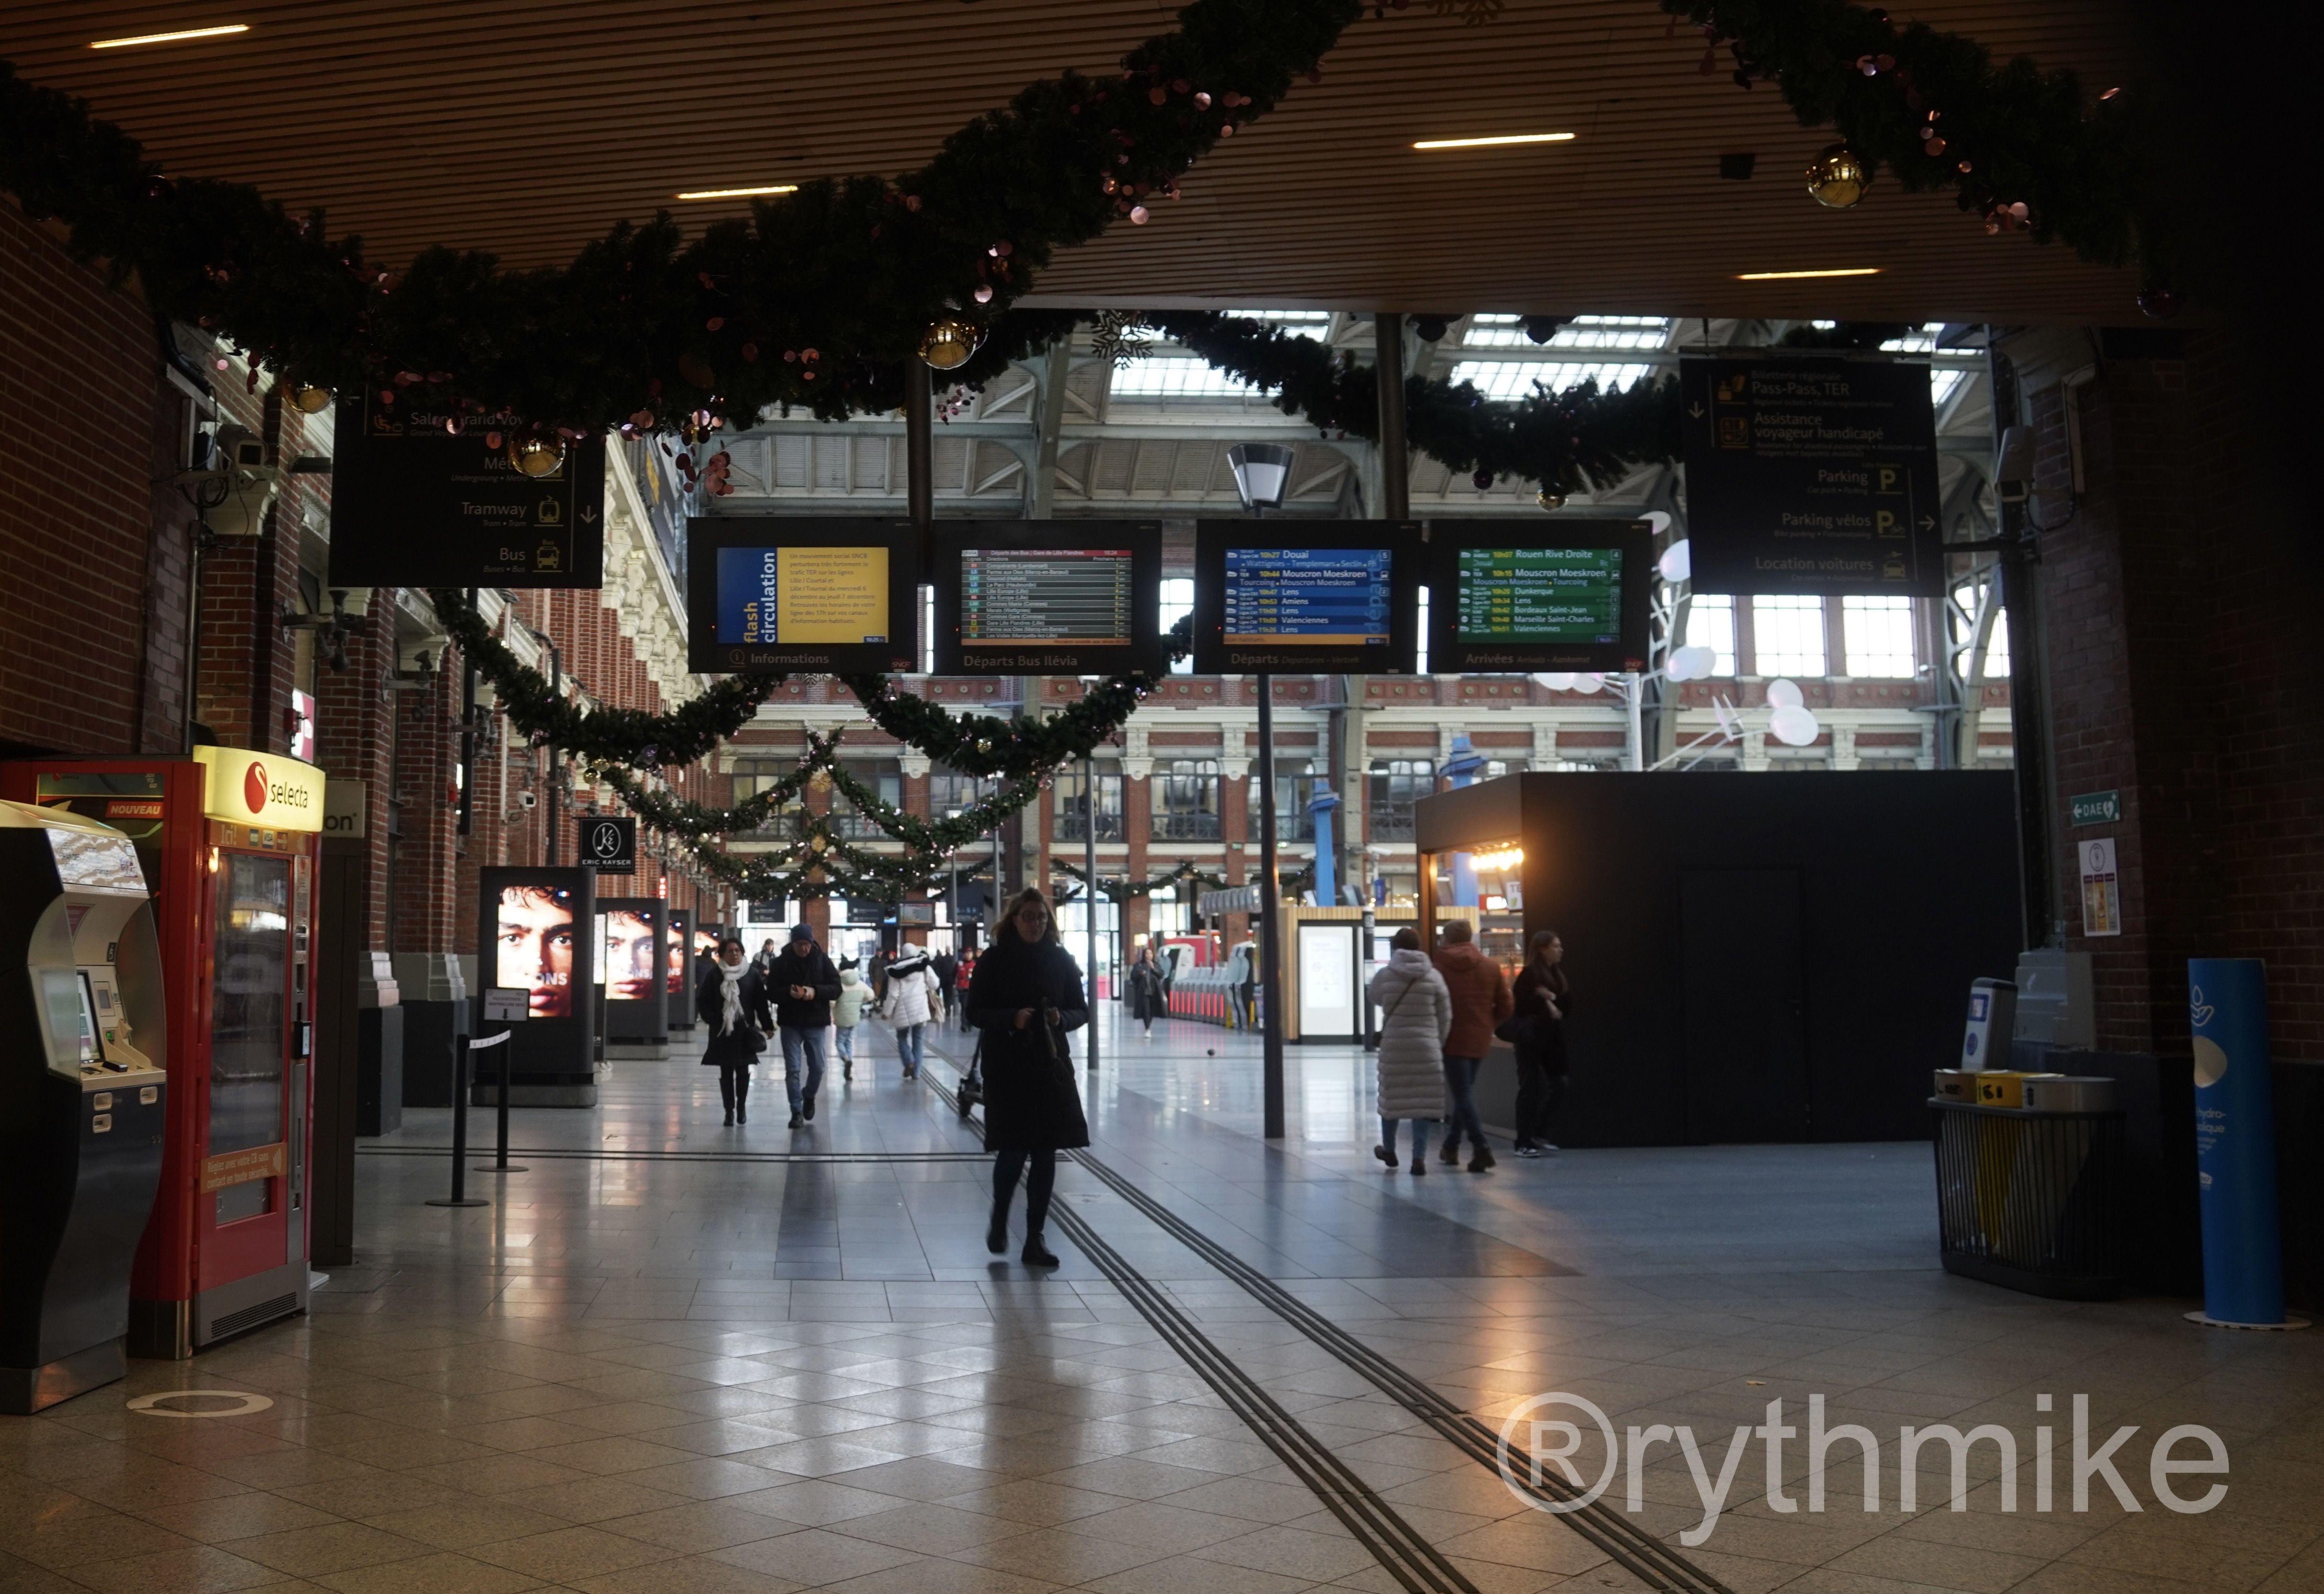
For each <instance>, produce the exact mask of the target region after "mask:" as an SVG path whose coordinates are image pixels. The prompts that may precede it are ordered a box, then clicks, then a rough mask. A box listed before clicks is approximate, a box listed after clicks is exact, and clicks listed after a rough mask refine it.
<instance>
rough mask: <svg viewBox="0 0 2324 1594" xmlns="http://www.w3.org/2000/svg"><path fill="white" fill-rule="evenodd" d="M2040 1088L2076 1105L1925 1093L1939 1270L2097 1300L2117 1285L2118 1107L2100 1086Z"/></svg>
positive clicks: (2121, 1202) (2122, 1250)
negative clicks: (1930, 1121)
mask: <svg viewBox="0 0 2324 1594" xmlns="http://www.w3.org/2000/svg"><path fill="white" fill-rule="evenodd" d="M2045 1083H2048V1082H2045ZM2058 1083H2060V1084H2064V1083H2067V1082H2065V1081H2060V1082H2058ZM2071 1083H2072V1084H2074V1085H2075V1086H2078V1087H2096V1086H2100V1085H2106V1086H2110V1085H2111V1083H2112V1082H2111V1081H2102V1080H2092V1081H2080V1080H2077V1081H2073V1082H2071ZM2050 1095H2051V1097H2052V1099H2056V1100H2061V1101H2072V1102H2077V1103H2080V1104H2081V1105H2082V1106H2084V1107H2085V1109H2086V1110H2063V1109H2044V1108H2042V1107H2040V1106H2032V1107H2021V1108H2008V1107H1983V1106H1978V1105H1976V1104H1975V1103H1973V1102H1967V1101H1958V1100H1947V1099H1945V1098H1942V1097H1932V1098H1930V1101H1929V1105H1930V1107H1931V1109H1932V1110H1933V1111H1934V1113H1935V1115H1936V1160H1937V1216H1938V1227H1939V1233H1940V1237H1941V1238H1940V1244H1941V1250H1942V1255H1943V1260H1944V1266H1945V1271H1946V1272H1948V1273H1958V1274H1960V1275H1961V1276H1963V1277H1965V1278H1975V1279H1981V1280H1983V1281H1984V1282H1985V1283H1987V1284H1997V1285H2002V1286H2003V1287H2004V1288H2006V1289H2013V1290H2024V1292H2026V1293H2027V1294H2028V1295H2047V1296H2050V1297H2052V1298H2053V1299H2057V1300H2065V1301H2109V1300H2112V1299H2114V1298H2115V1297H2116V1296H2118V1295H2121V1294H2122V1280H2123V1275H2124V1271H2125V1266H2126V1245H2127V1237H2126V1235H2125V1233H2124V1232H2123V1222H2124V1216H2125V1211H2126V1178H2127V1173H2126V1159H2127V1154H2126V1146H2125V1134H2124V1127H2123V1114H2122V1113H2121V1112H2120V1111H2118V1110H2114V1108H2113V1107H2112V1103H2111V1092H2110V1091H2100V1090H2098V1089H2095V1088H2081V1089H2077V1090H2073V1091H2063V1090H2056V1089H2053V1090H2052V1092H2050ZM2040 1099H2041V1098H2040V1097H2039V1096H2037V1097H2036V1100H2037V1101H2038V1100H2040ZM2102 1104H2103V1105H2102Z"/></svg>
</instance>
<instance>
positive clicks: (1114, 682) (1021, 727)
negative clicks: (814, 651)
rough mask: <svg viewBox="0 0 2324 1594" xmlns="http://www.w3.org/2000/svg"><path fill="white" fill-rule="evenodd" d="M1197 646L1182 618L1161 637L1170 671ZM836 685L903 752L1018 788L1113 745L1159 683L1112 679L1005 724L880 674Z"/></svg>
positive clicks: (1130, 677) (1191, 626)
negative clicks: (1057, 706)
mask: <svg viewBox="0 0 2324 1594" xmlns="http://www.w3.org/2000/svg"><path fill="white" fill-rule="evenodd" d="M1165 646H1166V647H1167V650H1168V654H1169V658H1170V660H1171V662H1172V663H1174V664H1175V663H1176V662H1177V661H1178V660H1179V659H1184V658H1185V657H1186V655H1187V654H1188V653H1189V652H1191V651H1192V650H1193V649H1194V620H1193V617H1192V616H1188V617H1186V618H1184V619H1181V620H1180V621H1179V622H1177V624H1176V625H1174V626H1172V627H1171V628H1170V631H1169V634H1168V635H1167V637H1166V638H1165ZM839 678H840V680H841V681H842V682H843V683H844V684H845V686H846V687H847V689H848V690H849V691H851V692H853V693H854V694H855V700H856V701H857V702H858V703H861V704H862V705H863V712H864V713H865V714H870V715H871V723H873V724H875V725H877V726H879V727H880V729H881V730H882V731H885V732H886V733H888V734H889V735H890V736H893V737H894V738H895V739H896V740H897V741H899V742H903V743H904V744H905V745H906V746H908V747H913V748H917V749H918V750H919V751H921V752H924V753H926V754H927V755H928V757H930V758H932V759H934V760H936V761H937V762H938V763H940V764H943V765H945V767H946V768H948V769H957V770H959V771H960V772H961V773H962V774H964V775H978V776H983V775H998V776H1003V777H1006V778H1007V779H1010V780H1015V781H1023V780H1025V779H1028V778H1031V779H1037V778H1039V777H1042V776H1045V775H1047V774H1048V773H1049V772H1050V771H1051V770H1053V769H1056V768H1057V767H1058V766H1059V765H1062V764H1067V763H1071V762H1074V760H1079V759H1085V758H1088V757H1089V756H1090V755H1091V754H1092V753H1093V752H1095V751H1097V749H1098V748H1099V746H1100V745H1102V743H1104V742H1110V741H1111V740H1112V738H1113V737H1114V735H1115V733H1118V732H1119V731H1120V729H1121V727H1122V724H1123V723H1124V722H1125V721H1127V720H1128V719H1129V718H1130V715H1131V714H1134V713H1136V712H1137V710H1138V705H1139V703H1140V702H1141V701H1142V700H1143V699H1144V698H1145V696H1146V695H1147V694H1148V692H1150V691H1152V690H1153V688H1154V686H1155V684H1156V683H1155V678H1154V677H1152V676H1148V675H1143V674H1131V675H1125V676H1115V677H1112V678H1111V679H1110V680H1107V681H1104V682H1102V683H1100V684H1099V685H1097V686H1092V687H1091V688H1090V689H1089V690H1088V691H1086V692H1084V694H1083V695H1082V696H1080V697H1079V698H1078V699H1076V700H1075V701H1074V702H1073V703H1071V704H1068V705H1066V706H1065V708H1064V709H1062V710H1060V711H1059V712H1057V713H1056V714H1052V715H1051V716H1049V717H1048V718H1047V719H1045V720H1029V719H1009V720H1004V719H1001V717H1000V716H998V715H997V714H954V713H953V712H952V711H951V710H950V709H947V708H946V707H945V706H944V705H942V704H941V703H934V702H931V701H929V700H928V699H927V698H925V697H921V696H917V695H916V694H913V693H910V692H906V691H901V690H899V689H898V688H897V686H895V684H894V682H893V681H892V680H890V677H887V676H884V675H862V676H842V677H839Z"/></svg>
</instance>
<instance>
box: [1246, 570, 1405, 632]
mask: <svg viewBox="0 0 2324 1594" xmlns="http://www.w3.org/2000/svg"><path fill="white" fill-rule="evenodd" d="M1226 574H1227V585H1226V594H1225V603H1226V619H1225V624H1226V640H1228V642H1229V643H1231V644H1240V645H1242V646H1245V647H1258V648H1272V647H1277V646H1279V645H1281V644H1283V643H1286V642H1336V643H1339V644H1342V645H1343V646H1347V647H1356V648H1361V647H1369V646H1373V645H1379V646H1382V647H1385V646H1386V645H1387V643H1388V610H1389V606H1390V602H1391V600H1392V598H1393V597H1394V590H1393V588H1392V587H1391V586H1390V585H1389V580H1388V549H1386V548H1229V549H1227V572H1226Z"/></svg>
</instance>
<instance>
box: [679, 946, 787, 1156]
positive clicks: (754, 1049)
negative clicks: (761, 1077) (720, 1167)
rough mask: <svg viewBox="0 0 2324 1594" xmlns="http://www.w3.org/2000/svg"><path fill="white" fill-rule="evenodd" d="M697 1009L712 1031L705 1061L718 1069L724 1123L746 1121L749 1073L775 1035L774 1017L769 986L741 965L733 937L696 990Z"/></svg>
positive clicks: (751, 968) (750, 968)
mask: <svg viewBox="0 0 2324 1594" xmlns="http://www.w3.org/2000/svg"><path fill="white" fill-rule="evenodd" d="M694 1011H695V1014H696V1017H697V1018H700V1019H701V1020H702V1022H703V1023H704V1024H705V1025H707V1026H708V1027H709V1030H710V1042H709V1044H708V1045H707V1046H704V1047H703V1048H702V1062H703V1065H704V1066H705V1067H708V1068H715V1069H717V1070H718V1099H719V1100H720V1101H724V1103H725V1104H726V1121H727V1122H728V1123H729V1124H735V1123H748V1122H750V1121H751V1114H750V1112H749V1110H748V1108H747V1106H746V1103H747V1102H748V1101H749V1100H750V1096H751V1070H752V1067H753V1066H754V1065H755V1064H757V1063H758V1061H759V1054H760V1053H761V1052H763V1051H765V1050H766V1049H767V1037H769V1036H770V1035H772V1034H773V1033H774V1030H775V1013H774V1009H773V1007H772V1006H771V1005H770V1003H769V1002H768V1000H767V982H766V981H764V980H762V979H761V978H760V976H759V971H758V970H757V968H755V967H754V966H752V964H750V963H745V962H744V961H743V958H742V943H741V942H740V941H737V940H735V939H734V938H733V936H732V935H729V936H728V937H727V938H726V939H725V940H724V941H721V942H720V943H719V944H718V961H717V962H716V963H713V964H711V965H710V969H709V972H706V973H705V974H704V975H703V976H702V982H701V983H700V984H699V985H697V986H696V987H695V988H694Z"/></svg>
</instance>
